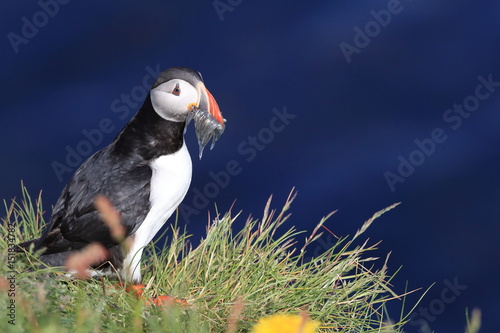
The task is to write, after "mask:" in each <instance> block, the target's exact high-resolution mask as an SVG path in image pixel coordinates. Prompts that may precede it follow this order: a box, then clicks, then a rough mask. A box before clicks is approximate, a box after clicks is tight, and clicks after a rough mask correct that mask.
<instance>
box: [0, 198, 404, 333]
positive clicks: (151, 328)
mask: <svg viewBox="0 0 500 333" xmlns="http://www.w3.org/2000/svg"><path fill="white" fill-rule="evenodd" d="M292 201H293V195H292V194H291V196H290V197H289V198H288V199H287V200H286V202H285V204H284V206H283V208H282V209H281V210H278V211H276V210H271V208H270V205H271V200H269V201H268V204H267V205H266V207H265V209H264V214H263V217H262V218H261V219H258V220H257V219H253V218H249V219H247V220H246V221H244V220H243V219H242V217H241V216H239V215H240V214H235V215H233V214H232V213H231V212H228V213H226V214H224V215H221V217H217V218H215V219H214V221H211V224H210V226H209V227H208V230H207V234H206V237H205V238H204V239H203V240H202V241H201V243H200V244H199V245H198V246H196V247H194V248H193V247H192V246H191V245H190V243H189V240H188V238H189V236H188V234H187V233H186V232H180V231H179V230H178V229H177V228H175V227H172V229H171V230H170V232H169V235H170V236H169V239H168V241H167V242H166V244H167V245H166V246H165V248H162V249H158V248H156V247H154V246H153V245H151V246H149V247H148V251H147V255H146V256H144V258H143V283H145V284H146V285H147V287H146V290H145V295H144V297H143V298H140V299H137V298H136V297H135V296H133V295H130V294H128V293H127V292H125V291H124V290H123V289H122V288H119V287H116V281H109V280H107V279H106V280H103V281H99V280H88V281H82V280H73V279H70V278H69V277H67V276H65V275H64V274H63V273H62V272H61V271H58V270H56V269H54V268H45V269H38V270H33V269H30V268H33V267H34V266H36V265H37V259H36V258H37V255H38V254H32V253H29V254H17V255H16V257H15V263H14V264H13V266H9V252H8V248H9V245H11V244H9V242H8V239H9V238H8V237H7V236H9V231H10V232H11V235H12V232H13V233H14V235H15V238H16V242H20V241H24V240H28V239H31V238H33V237H36V236H39V235H40V233H41V230H42V226H43V225H44V223H45V221H44V214H43V208H42V201H41V196H39V197H38V198H37V199H36V201H35V202H32V200H31V199H30V196H29V195H28V193H27V191H26V190H23V199H22V200H21V202H20V203H17V202H16V201H13V202H12V203H8V204H6V205H5V209H6V216H5V218H4V219H3V223H2V225H1V228H0V234H1V235H2V237H1V239H0V253H1V255H0V261H1V264H0V288H1V289H2V291H1V293H0V298H1V301H2V309H3V311H4V312H6V311H7V310H5V309H6V307H5V306H4V304H6V305H8V304H10V303H9V302H10V301H11V299H15V325H11V324H9V323H8V320H9V318H8V317H7V316H6V315H4V314H3V313H2V319H1V320H0V332H72V333H74V332H75V333H78V332H125V331H126V332H144V331H146V332H227V331H228V318H230V317H231V316H233V317H235V316H237V315H239V320H238V322H237V331H238V332H247V331H249V329H250V328H251V327H252V325H254V324H255V323H256V321H257V320H258V319H259V318H261V317H262V316H266V315H270V314H277V313H291V314H297V313H300V312H301V311H306V312H307V313H308V314H309V316H310V317H311V318H312V319H314V320H317V321H319V322H321V329H320V330H321V332H401V331H402V325H403V324H404V322H405V320H407V318H408V317H407V315H408V313H403V312H404V310H401V313H400V314H397V315H396V318H394V317H393V316H392V317H391V319H392V320H397V321H398V322H391V321H389V316H388V315H387V312H386V304H387V302H397V303H398V304H400V306H401V307H403V303H404V302H403V298H404V297H403V296H400V295H398V293H396V292H395V291H393V290H392V287H391V284H390V281H391V279H393V277H394V274H390V273H388V271H389V269H388V266H387V259H386V260H379V259H377V258H374V257H371V256H370V252H371V251H372V250H373V249H375V248H376V244H373V245H370V244H369V243H368V242H364V243H363V242H361V243H360V244H358V242H359V240H358V241H356V242H354V240H355V239H357V238H359V237H360V236H361V235H362V233H363V232H364V231H365V230H366V229H367V228H368V227H369V225H370V224H371V223H372V222H373V221H374V220H375V219H376V218H377V217H379V216H380V215H382V214H383V213H385V212H386V211H388V210H390V209H392V208H394V207H395V206H396V205H397V204H395V205H392V206H390V207H388V208H386V209H384V210H382V211H380V212H378V213H376V214H375V215H374V216H373V217H372V218H370V219H369V220H368V221H366V222H365V223H364V224H363V225H361V228H360V229H359V231H358V232H357V233H356V234H355V236H354V237H351V238H349V237H343V238H340V239H338V240H337V241H336V243H335V244H332V246H331V248H328V249H324V250H325V252H324V253H323V254H320V255H318V256H316V257H314V258H312V259H309V260H306V258H308V256H309V254H308V249H310V248H311V246H312V245H313V244H315V242H316V241H317V240H318V239H319V238H320V237H322V232H323V231H325V230H327V229H326V228H324V227H323V224H324V222H325V221H326V220H327V219H328V218H329V217H330V216H331V215H332V214H330V215H328V216H327V217H325V218H324V219H322V220H321V221H320V222H319V224H318V225H317V227H316V229H315V230H314V232H313V233H312V234H311V235H306V234H304V233H303V232H300V231H297V230H295V228H293V227H291V226H288V225H287V219H288V210H289V209H290V204H291V203H292ZM9 226H11V227H15V228H14V230H12V229H11V230H9V229H8V227H9ZM235 226H237V228H236V229H238V230H240V229H241V231H239V232H235V231H234V229H235ZM21 231H22V232H21ZM299 237H302V238H304V237H305V238H306V242H305V244H306V245H305V246H304V247H303V248H296V245H295V239H297V238H299ZM323 237H324V236H323ZM356 244H358V245H356ZM10 271H15V273H14V277H15V283H16V287H15V298H10V297H9V296H8V295H9V290H8V289H9V282H8V280H6V278H8V277H9V276H10V275H12V273H11V272H10ZM157 294H166V295H170V296H173V297H175V298H180V299H184V300H186V302H187V303H188V305H182V306H176V305H171V306H164V307H155V306H148V305H146V301H147V299H148V298H149V297H153V296H155V295H157ZM236 303H238V304H242V309H241V313H239V311H238V308H239V307H238V306H235V304H236Z"/></svg>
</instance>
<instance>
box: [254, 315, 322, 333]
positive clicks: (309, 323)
mask: <svg viewBox="0 0 500 333" xmlns="http://www.w3.org/2000/svg"><path fill="white" fill-rule="evenodd" d="M304 321H305V323H304ZM318 327H319V322H317V321H315V320H309V319H308V317H307V316H294V315H286V314H278V315H274V316H270V317H265V318H260V319H259V322H258V323H257V324H256V325H255V326H254V327H253V329H252V333H315V332H318Z"/></svg>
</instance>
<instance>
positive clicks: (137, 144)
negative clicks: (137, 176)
mask: <svg viewBox="0 0 500 333" xmlns="http://www.w3.org/2000/svg"><path fill="white" fill-rule="evenodd" d="M185 126H186V123H185V122H173V121H169V120H166V119H164V118H162V117H160V116H159V115H158V113H156V111H155V110H154V108H153V105H152V103H151V97H150V95H148V96H147V97H146V100H145V101H144V104H143V105H142V107H141V109H140V110H139V111H138V112H137V114H136V115H135V116H134V117H133V118H132V120H130V122H129V123H128V124H127V125H126V126H125V128H124V129H123V130H122V131H121V132H120V134H118V136H117V137H116V138H115V141H114V142H113V145H114V150H115V152H116V153H118V154H124V155H135V156H137V157H140V158H142V159H143V160H146V161H150V160H153V159H155V158H157V157H160V156H163V155H168V154H172V153H175V152H176V151H178V150H179V149H181V147H182V145H183V144H184V127H185Z"/></svg>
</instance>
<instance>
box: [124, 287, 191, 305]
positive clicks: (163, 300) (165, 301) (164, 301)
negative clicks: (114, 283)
mask: <svg viewBox="0 0 500 333" xmlns="http://www.w3.org/2000/svg"><path fill="white" fill-rule="evenodd" d="M145 287H146V286H145V285H143V284H131V285H127V286H126V287H125V290H126V291H127V292H131V293H135V295H136V296H137V297H138V298H139V297H142V294H143V291H144V288H145ZM173 304H178V305H188V302H187V301H186V300H184V299H180V298H175V297H172V296H167V295H159V296H156V297H153V298H151V299H150V300H148V301H146V305H148V306H151V305H156V306H162V305H173Z"/></svg>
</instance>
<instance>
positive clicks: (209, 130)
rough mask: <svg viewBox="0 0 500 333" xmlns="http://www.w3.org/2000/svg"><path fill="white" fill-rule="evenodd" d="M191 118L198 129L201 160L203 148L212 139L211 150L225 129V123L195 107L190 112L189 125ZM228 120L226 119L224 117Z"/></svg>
mask: <svg viewBox="0 0 500 333" xmlns="http://www.w3.org/2000/svg"><path fill="white" fill-rule="evenodd" d="M191 120H194V128H195V130H196V137H197V138H198V145H199V147H200V160H201V156H202V155H203V149H204V148H205V146H206V145H207V144H208V142H209V141H210V139H212V144H211V145H210V150H212V149H213V148H214V146H215V142H216V141H217V140H218V139H219V138H220V136H221V135H222V133H224V129H225V128H226V126H225V124H221V123H220V122H218V121H217V119H215V118H214V117H212V115H211V114H210V113H209V112H208V111H206V110H202V109H198V108H193V109H192V110H191V112H189V113H188V116H187V120H186V126H187V125H189V123H190V122H191ZM224 122H226V119H224Z"/></svg>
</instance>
